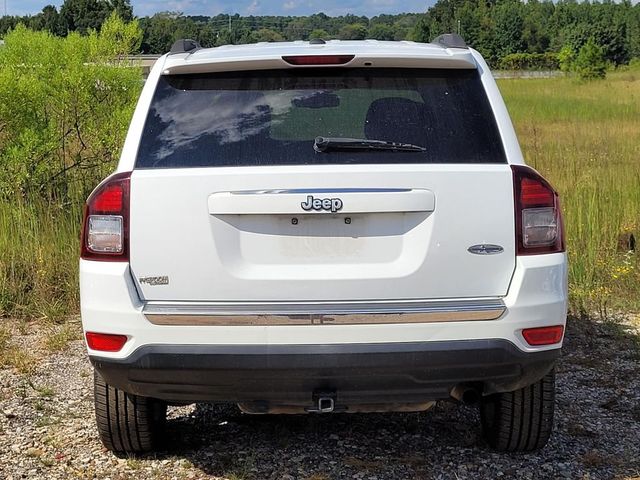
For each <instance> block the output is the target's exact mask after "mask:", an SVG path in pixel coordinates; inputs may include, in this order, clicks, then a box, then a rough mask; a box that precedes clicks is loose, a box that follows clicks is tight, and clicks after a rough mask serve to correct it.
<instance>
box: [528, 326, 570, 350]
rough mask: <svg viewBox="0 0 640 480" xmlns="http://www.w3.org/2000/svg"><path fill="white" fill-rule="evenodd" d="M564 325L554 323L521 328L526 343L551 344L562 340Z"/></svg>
mask: <svg viewBox="0 0 640 480" xmlns="http://www.w3.org/2000/svg"><path fill="white" fill-rule="evenodd" d="M563 333H564V327H563V326H562V325H554V326H552V327H537V328H525V329H524V330H522V336H523V337H524V339H525V340H526V341H527V343H528V344H529V345H531V346H534V347H539V346H541V345H553V344H556V343H559V342H560V341H561V340H562V335H563Z"/></svg>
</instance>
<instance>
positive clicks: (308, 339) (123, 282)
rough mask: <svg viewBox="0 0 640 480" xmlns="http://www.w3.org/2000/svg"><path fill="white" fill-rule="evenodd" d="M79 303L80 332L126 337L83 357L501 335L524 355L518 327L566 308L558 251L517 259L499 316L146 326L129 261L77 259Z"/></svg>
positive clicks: (553, 318)
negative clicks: (182, 348)
mask: <svg viewBox="0 0 640 480" xmlns="http://www.w3.org/2000/svg"><path fill="white" fill-rule="evenodd" d="M80 277H81V284H80V301H81V302H80V303H81V306H82V320H83V326H84V329H85V331H93V332H104V333H119V334H126V335H127V336H128V337H129V340H128V342H127V343H126V345H125V346H124V348H123V349H122V350H121V351H120V352H117V353H103V352H94V351H90V352H89V353H90V354H91V355H98V356H104V357H109V358H126V357H127V356H129V355H130V354H131V353H132V352H133V351H134V350H136V349H137V348H138V347H140V346H142V345H149V344H153V345H161V344H178V345H260V344H273V345H288V344H293V345H312V344H341V343H388V342H430V341H440V340H464V339H506V340H509V341H511V342H512V343H513V344H514V345H516V346H517V347H518V348H519V349H521V350H522V351H525V352H535V351H540V350H548V349H553V348H558V345H553V346H548V347H530V346H528V345H527V344H526V342H525V341H524V339H523V338H522V334H521V332H522V329H524V328H531V327H537V326H545V325H558V324H564V323H565V318H566V312H567V290H566V285H567V258H566V254H564V253H557V254H552V255H539V256H532V257H518V260H517V266H516V269H515V273H514V275H513V280H512V282H511V286H510V288H509V292H508V294H507V295H506V296H505V297H504V298H503V300H504V303H505V305H506V307H507V311H506V313H505V314H504V315H503V316H502V317H501V318H499V319H498V320H491V321H471V322H445V323H424V324H415V323H414V324H393V325H308V326H269V327H265V326H256V327H251V326H240V327H222V326H215V327H214V326H205V327H194V326H189V327H182V326H159V325H153V324H151V323H150V322H149V321H148V320H147V319H146V318H145V316H144V315H143V314H142V307H143V303H142V301H141V300H140V298H139V297H138V294H137V292H136V288H135V286H134V284H133V279H132V277H131V272H130V269H129V265H128V264H126V263H108V262H94V261H87V260H81V261H80Z"/></svg>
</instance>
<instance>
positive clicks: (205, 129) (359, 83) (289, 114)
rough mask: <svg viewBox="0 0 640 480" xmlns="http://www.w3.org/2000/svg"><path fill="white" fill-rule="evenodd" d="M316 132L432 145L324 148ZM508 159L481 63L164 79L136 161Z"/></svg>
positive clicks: (172, 164) (171, 164)
mask: <svg viewBox="0 0 640 480" xmlns="http://www.w3.org/2000/svg"><path fill="white" fill-rule="evenodd" d="M316 137H331V138H338V139H343V138H349V139H353V138H355V139H365V140H382V141H389V142H399V143H407V144H412V145H417V146H420V147H424V150H423V151H379V150H367V149H358V150H352V149H348V150H347V149H331V150H327V151H326V152H316V151H315V150H314V148H313V144H314V139H315V138H316ZM505 162H506V159H505V155H504V151H503V148H502V142H501V140H500V134H499V132H498V129H497V126H496V122H495V118H494V116H493V112H492V110H491V107H490V105H489V102H488V99H487V97H486V94H485V91H484V88H483V87H482V84H481V82H480V78H479V75H478V72H477V71H476V70H433V69H373V68H372V69H345V68H336V69H327V68H325V69H287V70H274V71H251V72H230V73H211V74H198V75H173V76H171V75H169V76H163V77H161V78H160V80H159V83H158V86H157V89H156V92H155V94H154V97H153V101H152V103H151V108H150V111H149V114H148V118H147V120H146V124H145V127H144V132H143V134H142V139H141V144H140V148H139V152H138V158H137V162H136V167H137V168H177V167H210V166H211V167H213V166H255V165H314V164H315V165H317V164H380V163H505Z"/></svg>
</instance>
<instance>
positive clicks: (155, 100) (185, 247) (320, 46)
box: [80, 35, 567, 453]
mask: <svg viewBox="0 0 640 480" xmlns="http://www.w3.org/2000/svg"><path fill="white" fill-rule="evenodd" d="M566 277H567V258H566V254H565V247H564V241H563V233H562V219H561V214H560V210H559V204H558V196H557V194H556V192H555V191H554V189H553V188H552V187H551V186H550V185H549V183H548V182H547V181H545V179H543V178H542V177H541V176H540V175H539V174H538V173H537V172H536V171H535V170H533V169H531V168H529V167H527V166H525V164H524V161H523V158H522V154H521V152H520V148H519V146H518V142H517V139H516V136H515V134H514V130H513V127H512V124H511V121H510V119H509V116H508V113H507V110H506V108H505V105H504V103H503V101H502V98H501V96H500V93H499V91H498V88H497V87H496V84H495V82H494V80H493V77H492V75H491V73H490V71H489V69H488V67H487V64H486V63H485V62H484V60H483V59H482V57H481V56H480V55H479V54H478V52H476V51H474V50H472V49H470V48H468V47H467V46H466V45H465V44H464V42H463V41H462V39H461V38H460V37H458V36H456V35H445V36H441V37H438V38H437V39H436V40H434V42H433V43H431V44H420V43H413V42H378V41H372V40H366V41H353V42H352V41H334V40H332V41H327V42H324V41H321V40H319V41H311V42H302V41H298V42H289V43H261V44H257V45H240V46H224V47H219V48H213V49H201V48H200V47H199V46H198V45H197V44H196V43H195V42H193V41H190V40H184V41H180V42H177V43H176V45H174V47H173V49H172V51H171V52H170V53H169V54H167V55H165V56H163V57H162V58H160V59H159V60H158V61H157V63H156V64H155V66H154V67H153V69H152V71H151V74H150V76H149V78H148V80H147V82H146V85H145V87H144V90H143V92H142V94H141V96H140V100H139V103H138V106H137V108H136V111H135V114H134V116H133V119H132V122H131V127H130V129H129V133H128V136H127V139H126V143H125V145H124V149H123V152H122V157H121V159H120V163H119V165H118V168H117V171H116V172H115V173H114V174H113V175H111V176H110V177H108V178H107V179H105V180H104V181H103V182H102V183H101V184H100V185H99V186H98V187H97V188H96V189H95V191H94V192H93V193H92V194H91V196H90V197H89V199H88V201H87V206H86V215H85V223H84V231H83V238H82V259H81V260H80V278H81V306H82V321H83V326H84V331H85V336H86V341H87V346H88V352H89V356H90V358H91V362H92V363H93V366H94V367H95V407H96V414H97V424H98V429H99V432H100V436H101V438H102V441H103V442H104V444H105V445H106V446H107V448H109V449H111V450H113V451H115V452H121V453H139V452H144V451H149V450H151V449H154V448H156V447H157V445H158V444H159V442H160V441H161V439H162V436H163V434H162V427H163V424H164V422H165V417H166V406H167V405H171V404H189V403H194V402H224V403H234V404H238V405H239V406H240V408H241V409H242V410H243V411H245V412H248V413H274V412H279V413H282V412H284V413H304V412H316V413H324V412H362V411H420V410H425V409H427V408H429V406H430V405H432V404H433V402H434V401H436V400H445V399H453V400H456V401H462V402H477V403H478V404H479V406H480V410H481V419H482V427H483V431H484V436H485V438H486V441H487V443H488V444H489V445H490V446H491V447H493V448H495V449H497V450H502V451H523V450H533V449H537V448H540V447H542V446H544V445H545V443H546V442H547V440H548V438H549V435H550V433H551V430H552V425H553V405H554V363H555V361H556V359H557V357H558V355H559V353H560V347H561V344H562V339H563V333H564V325H565V319H566V308H567V287H566V285H567V284H566Z"/></svg>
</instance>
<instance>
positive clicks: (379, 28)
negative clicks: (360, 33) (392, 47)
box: [369, 23, 396, 40]
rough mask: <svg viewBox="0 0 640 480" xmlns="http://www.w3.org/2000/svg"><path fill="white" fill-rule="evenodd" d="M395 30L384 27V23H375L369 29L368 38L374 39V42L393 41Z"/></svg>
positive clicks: (387, 26)
mask: <svg viewBox="0 0 640 480" xmlns="http://www.w3.org/2000/svg"><path fill="white" fill-rule="evenodd" d="M395 34H396V32H395V29H394V28H393V27H392V26H391V25H385V24H384V23H376V24H374V25H372V26H371V28H370V29H369V38H375V39H376V40H394V39H395Z"/></svg>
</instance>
